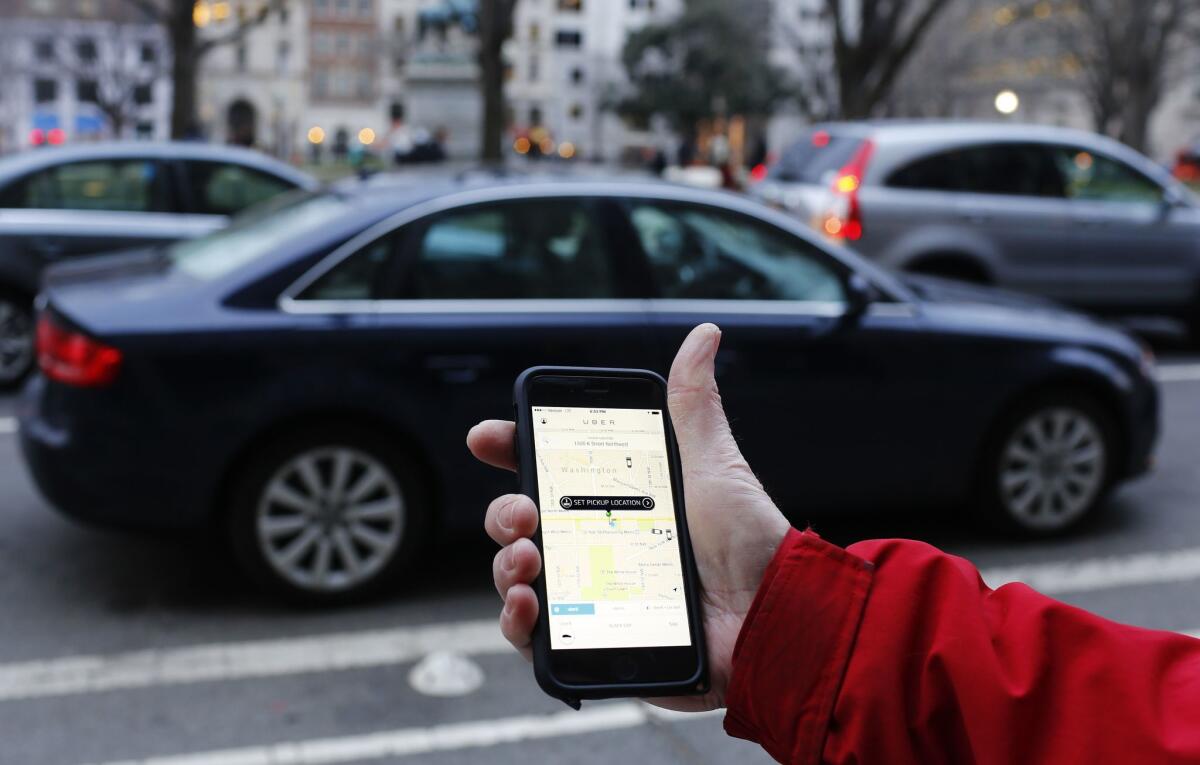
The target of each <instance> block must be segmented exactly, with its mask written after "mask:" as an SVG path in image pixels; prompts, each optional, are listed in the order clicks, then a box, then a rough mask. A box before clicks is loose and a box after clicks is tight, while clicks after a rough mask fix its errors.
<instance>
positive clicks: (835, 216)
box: [821, 139, 875, 241]
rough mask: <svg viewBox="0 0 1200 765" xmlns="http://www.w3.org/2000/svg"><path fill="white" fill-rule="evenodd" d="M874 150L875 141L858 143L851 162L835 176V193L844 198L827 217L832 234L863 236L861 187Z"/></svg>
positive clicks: (851, 236) (829, 230)
mask: <svg viewBox="0 0 1200 765" xmlns="http://www.w3.org/2000/svg"><path fill="white" fill-rule="evenodd" d="M874 151H875V143H874V142H873V141H871V140H869V139H868V140H865V141H863V142H862V143H861V144H859V145H858V149H856V150H855V152H854V156H852V157H851V158H850V161H849V162H847V163H846V164H845V165H843V166H842V169H841V170H838V172H837V175H836V176H835V177H834V179H833V193H834V196H835V198H836V199H839V200H841V202H842V204H841V205H839V206H840V207H841V209H835V210H831V211H830V213H829V214H828V215H827V216H826V217H825V221H824V223H823V224H822V226H821V227H822V228H823V229H824V231H825V233H827V234H829V235H830V236H834V237H838V238H845V239H849V240H851V241H856V240H858V239H861V238H862V235H863V223H862V208H861V207H860V206H859V203H858V189H859V187H860V186H862V180H863V178H864V177H865V176H866V174H867V163H868V162H870V161H871V154H872V153H873V152H874Z"/></svg>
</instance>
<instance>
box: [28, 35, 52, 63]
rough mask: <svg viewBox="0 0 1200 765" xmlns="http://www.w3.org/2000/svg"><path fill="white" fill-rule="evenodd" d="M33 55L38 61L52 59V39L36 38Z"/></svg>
mask: <svg viewBox="0 0 1200 765" xmlns="http://www.w3.org/2000/svg"><path fill="white" fill-rule="evenodd" d="M33 55H34V56H35V57H36V58H37V60H38V61H53V60H54V41H53V40H49V39H46V40H38V41H37V42H36V43H34V44H33Z"/></svg>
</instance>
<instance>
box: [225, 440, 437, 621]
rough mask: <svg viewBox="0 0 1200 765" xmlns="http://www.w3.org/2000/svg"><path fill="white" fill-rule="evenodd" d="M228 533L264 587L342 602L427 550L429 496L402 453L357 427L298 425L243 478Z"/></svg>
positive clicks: (292, 596) (297, 597)
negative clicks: (298, 428) (426, 499)
mask: <svg viewBox="0 0 1200 765" xmlns="http://www.w3.org/2000/svg"><path fill="white" fill-rule="evenodd" d="M235 492H236V493H235V495H234V499H233V512H232V515H231V518H230V532H231V533H232V542H233V547H234V551H235V553H236V554H237V557H238V559H239V560H240V561H241V563H242V565H243V566H244V567H245V568H246V570H247V571H248V572H249V573H250V574H251V576H253V578H254V579H255V580H256V581H257V582H258V583H259V584H260V585H261V586H263V587H264V588H265V589H266V590H268V591H269V592H271V593H274V594H276V595H280V596H282V597H284V598H286V599H288V600H292V601H300V602H309V603H320V604H335V603H339V602H345V601H352V600H356V599H358V598H361V597H363V596H365V595H368V594H371V593H374V592H376V591H378V590H379V589H380V588H381V587H383V586H384V585H386V584H387V583H388V582H389V581H390V580H392V579H393V578H394V576H395V575H396V574H397V573H398V572H399V571H400V570H401V569H402V568H403V567H404V566H405V565H406V564H408V563H409V562H411V559H412V557H413V556H414V555H415V554H416V552H417V551H418V550H419V549H421V548H420V542H421V541H422V540H421V537H423V536H424V532H425V529H426V525H427V524H426V523H425V506H424V501H423V498H422V497H423V494H422V492H421V490H420V486H419V483H418V481H417V480H416V477H415V475H414V473H413V471H412V470H411V469H409V466H408V461H407V460H406V459H405V455H404V454H403V453H402V452H401V450H399V449H397V448H396V447H395V446H394V445H393V444H390V443H388V441H387V440H385V439H383V438H380V437H379V436H377V435H376V434H373V433H370V432H368V431H365V430H363V429H359V428H350V427H319V428H313V429H310V430H307V431H299V432H297V433H296V434H294V435H293V436H291V437H289V438H284V439H281V440H279V441H277V442H275V443H274V444H273V445H272V446H270V447H268V448H266V449H264V450H262V451H261V452H260V453H259V454H257V455H256V456H255V457H254V458H253V459H252V461H251V463H250V464H249V465H248V467H247V468H246V470H245V471H244V473H243V475H242V479H241V480H240V481H238V483H237V485H236V488H235Z"/></svg>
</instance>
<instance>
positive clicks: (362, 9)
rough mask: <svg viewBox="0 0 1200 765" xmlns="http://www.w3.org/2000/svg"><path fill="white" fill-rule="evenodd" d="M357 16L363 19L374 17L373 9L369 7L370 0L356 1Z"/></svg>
mask: <svg viewBox="0 0 1200 765" xmlns="http://www.w3.org/2000/svg"><path fill="white" fill-rule="evenodd" d="M358 15H359V16H361V17H362V18H364V19H369V18H371V17H372V16H374V15H375V13H374V9H373V8H372V7H371V0H358Z"/></svg>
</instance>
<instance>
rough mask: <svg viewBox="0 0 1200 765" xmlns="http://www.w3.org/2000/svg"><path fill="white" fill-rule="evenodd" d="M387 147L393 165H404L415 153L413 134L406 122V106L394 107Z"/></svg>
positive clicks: (397, 105) (398, 105)
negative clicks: (413, 152)
mask: <svg viewBox="0 0 1200 765" xmlns="http://www.w3.org/2000/svg"><path fill="white" fill-rule="evenodd" d="M386 140H387V145H388V149H389V151H390V153H391V155H392V157H391V158H392V164H394V165H402V164H404V163H405V161H407V158H408V156H409V155H410V154H412V151H413V146H414V143H413V138H412V133H411V132H410V131H409V129H408V125H407V124H405V122H404V105H403V104H393V105H392V126H391V128H389V129H388V133H387V139H386Z"/></svg>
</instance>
